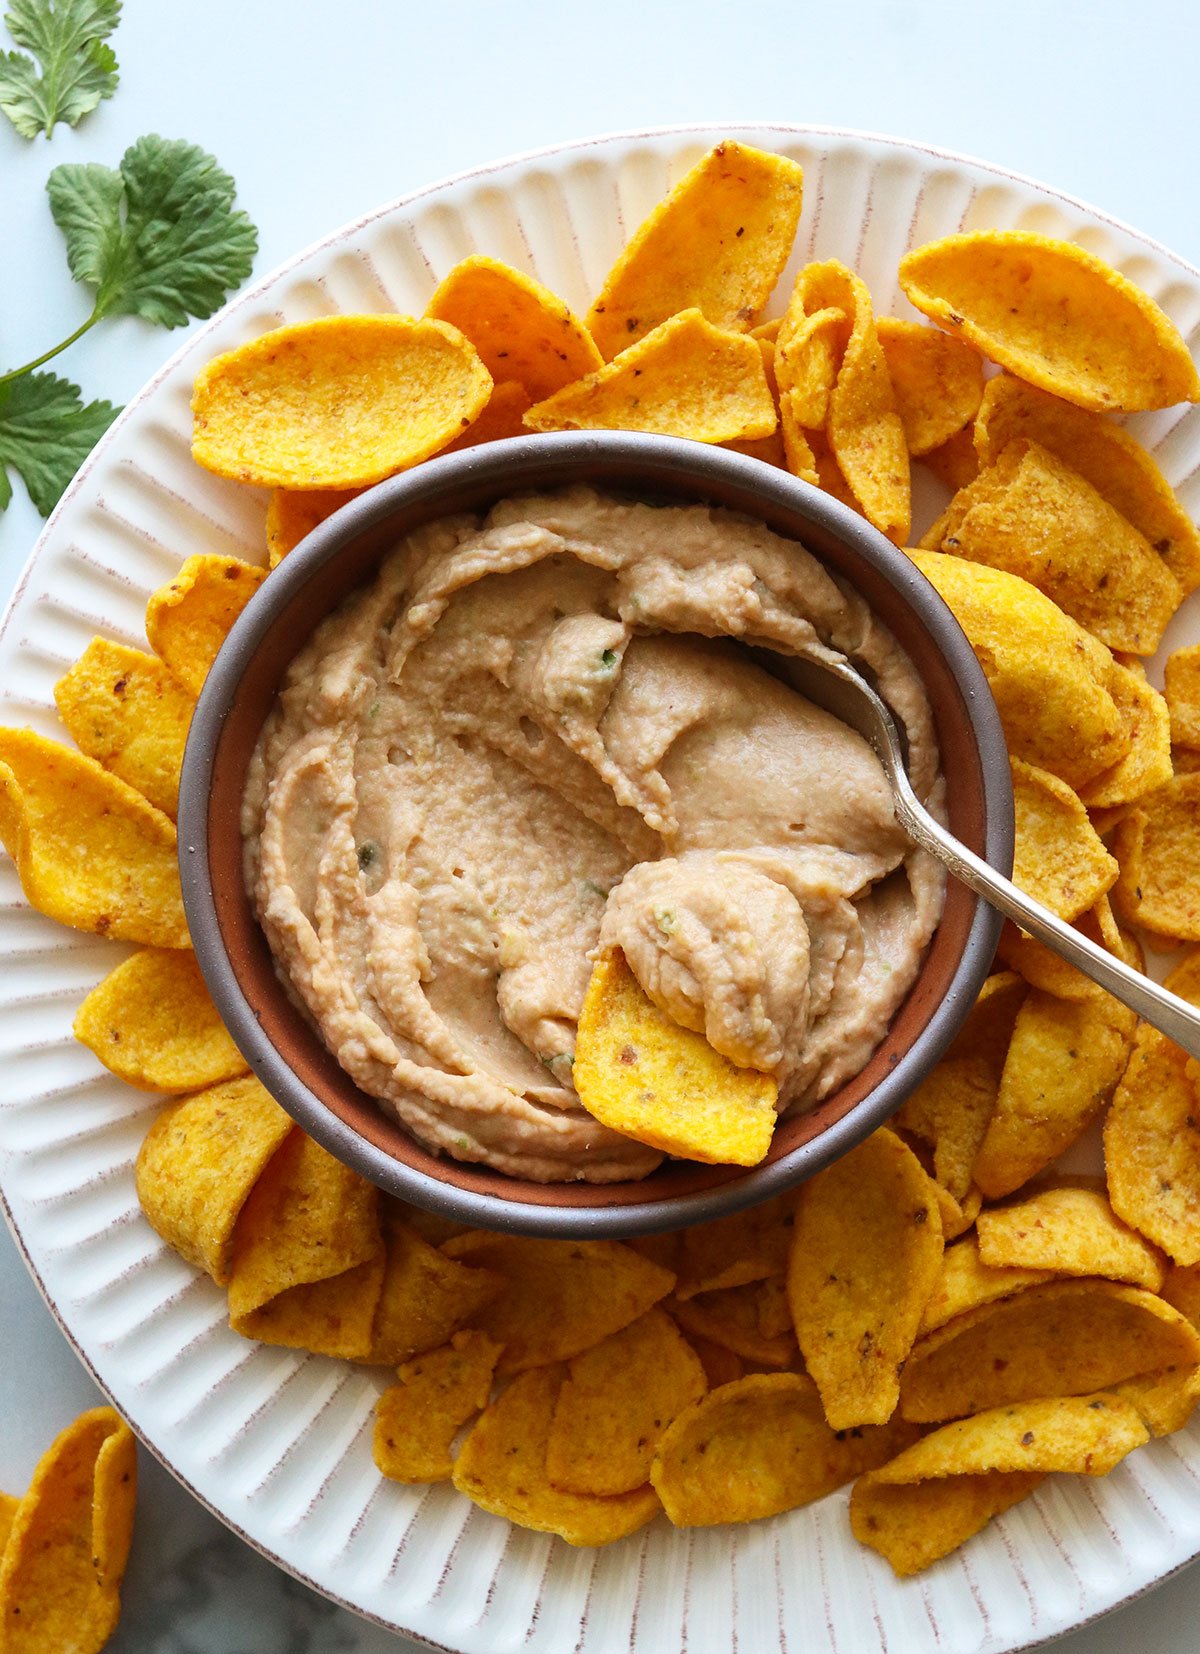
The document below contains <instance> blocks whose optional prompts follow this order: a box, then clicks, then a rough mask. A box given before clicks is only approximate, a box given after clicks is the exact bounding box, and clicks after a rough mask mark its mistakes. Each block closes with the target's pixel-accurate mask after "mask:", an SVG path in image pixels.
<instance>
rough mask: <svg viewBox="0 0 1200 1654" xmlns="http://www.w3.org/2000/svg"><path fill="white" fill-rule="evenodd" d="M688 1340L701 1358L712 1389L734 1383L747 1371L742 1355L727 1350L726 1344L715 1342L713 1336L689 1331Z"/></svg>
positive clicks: (709, 1386) (706, 1377)
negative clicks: (704, 1335) (709, 1336)
mask: <svg viewBox="0 0 1200 1654" xmlns="http://www.w3.org/2000/svg"><path fill="white" fill-rule="evenodd" d="M687 1341H688V1343H689V1344H690V1345H691V1347H692V1349H693V1350H695V1352H696V1354H697V1356H699V1358H700V1365H701V1366H702V1367H703V1368H704V1377H705V1379H706V1381H707V1383H708V1388H709V1389H710V1390H715V1389H717V1387H718V1386H719V1385H721V1384H732V1383H733V1381H734V1379H735V1378H741V1377H742V1375H743V1373H744V1372H745V1371H746V1366H745V1363H744V1362H743V1360H742V1358H741V1356H740V1355H735V1354H734V1352H733V1351H732V1350H727V1349H726V1348H725V1346H724V1344H714V1343H713V1341H712V1339H711V1338H703V1337H701V1335H700V1334H699V1333H696V1332H689V1333H688V1338H687Z"/></svg>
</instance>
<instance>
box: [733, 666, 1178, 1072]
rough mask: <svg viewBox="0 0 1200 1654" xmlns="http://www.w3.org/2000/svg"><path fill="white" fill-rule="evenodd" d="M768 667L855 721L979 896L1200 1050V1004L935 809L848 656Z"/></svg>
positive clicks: (899, 813) (937, 852) (914, 814)
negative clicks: (981, 852)
mask: <svg viewBox="0 0 1200 1654" xmlns="http://www.w3.org/2000/svg"><path fill="white" fill-rule="evenodd" d="M760 658H761V657H760ZM770 670H771V671H772V672H773V674H774V675H775V676H777V677H779V678H782V679H783V680H785V681H786V682H787V683H789V684H790V685H791V686H792V687H793V688H794V689H796V690H798V691H799V693H800V694H802V695H803V696H805V697H806V699H808V700H810V701H812V702H813V703H814V704H815V705H816V706H820V707H823V708H824V709H825V711H826V712H831V713H832V714H833V716H834V717H835V718H839V719H840V720H841V721H842V723H845V724H849V726H850V728H851V729H855V730H857V731H858V733H859V734H860V735H861V736H862V737H863V738H864V740H866V741H867V742H868V743H869V744H870V746H871V747H872V748H873V749H874V752H875V755H876V757H877V758H878V759H879V761H880V763H881V764H882V765H883V768H884V770H885V772H886V774H887V777H888V780H889V781H890V783H891V786H892V792H893V795H894V798H895V805H896V820H897V821H898V822H899V823H900V825H901V827H903V829H904V831H905V832H906V833H907V834H908V835H909V837H910V838H911V839H913V840H914V841H915V842H916V843H917V844H919V845H920V846H921V848H922V849H923V850H928V851H929V852H930V854H931V855H934V856H936V857H937V858H938V860H939V861H941V862H944V863H945V865H946V867H947V868H948V869H949V870H950V872H951V873H953V875H954V877H955V878H956V879H960V880H961V881H962V883H963V884H965V885H967V886H968V887H969V888H970V889H971V890H973V891H974V892H975V893H976V895H978V896H982V897H983V898H984V900H985V901H988V902H990V903H991V904H992V906H993V907H998V908H999V909H1000V911H1001V913H1003V914H1005V915H1007V917H1008V918H1010V919H1013V920H1015V921H1016V923H1017V924H1018V925H1020V927H1021V929H1022V930H1026V931H1028V932H1029V934H1030V935H1031V936H1036V937H1037V939H1038V941H1039V942H1043V943H1045V945H1046V947H1048V948H1050V949H1051V950H1052V951H1053V952H1054V953H1057V954H1059V955H1060V956H1061V957H1062V958H1063V959H1066V960H1067V961H1068V962H1069V963H1070V964H1072V965H1074V966H1075V967H1076V969H1077V970H1080V971H1082V972H1083V974H1084V975H1085V976H1088V977H1090V978H1091V979H1092V981H1093V982H1098V983H1099V984H1100V986H1101V987H1102V988H1105V989H1107V991H1108V992H1109V993H1110V994H1112V996H1113V998H1114V999H1119V1000H1120V1001H1121V1003H1122V1004H1123V1005H1128V1006H1129V1008H1130V1010H1132V1011H1136V1012H1137V1013H1138V1015H1139V1016H1141V1017H1144V1018H1145V1019H1146V1021H1147V1022H1149V1023H1152V1024H1153V1026H1154V1027H1155V1028H1157V1029H1158V1030H1159V1031H1160V1032H1161V1033H1164V1034H1166V1036H1167V1038H1168V1039H1172V1040H1174V1041H1175V1043H1176V1045H1180V1046H1182V1047H1183V1049H1184V1050H1185V1051H1186V1052H1188V1054H1189V1055H1190V1056H1193V1057H1200V1011H1197V1010H1196V1009H1195V1008H1194V1007H1193V1006H1191V1005H1189V1004H1188V1003H1187V1001H1186V1000H1183V999H1180V998H1179V997H1178V995H1176V994H1173V993H1169V992H1168V991H1167V989H1166V988H1161V987H1159V985H1158V983H1157V982H1152V981H1151V980H1150V978H1149V977H1147V976H1143V975H1142V974H1141V972H1140V971H1135V970H1133V969H1131V967H1130V966H1128V965H1126V964H1125V963H1124V962H1123V961H1122V960H1120V959H1114V958H1113V956H1112V954H1110V953H1107V952H1106V951H1105V950H1104V949H1103V948H1102V947H1099V946H1097V944H1096V943H1095V942H1093V941H1090V940H1089V938H1088V937H1086V936H1083V935H1081V934H1080V933H1079V931H1077V930H1074V929H1073V928H1072V927H1071V926H1070V925H1068V924H1066V923H1064V921H1063V920H1062V919H1060V918H1058V917H1057V915H1055V914H1053V913H1051V912H1050V911H1049V910H1048V909H1047V908H1044V907H1043V906H1042V905H1041V903H1040V902H1035V901H1033V900H1032V899H1031V898H1030V897H1029V896H1026V895H1025V893H1024V892H1023V891H1021V890H1018V889H1017V887H1016V885H1015V884H1013V883H1012V881H1011V880H1010V879H1006V878H1004V876H1003V875H1002V874H1000V873H997V872H996V870H995V868H994V867H989V865H988V863H987V862H985V861H983V860H982V859H981V858H980V857H979V856H977V855H975V854H974V852H973V851H971V850H968V849H967V847H966V845H965V844H960V843H959V841H958V840H957V839H956V838H955V837H954V835H953V833H950V832H947V830H946V828H945V827H943V826H942V824H941V822H939V821H937V820H936V819H935V818H934V817H933V816H932V815H930V813H929V811H928V810H927V809H926V808H925V806H924V805H923V804H922V803H921V801H920V799H919V798H918V797H917V795H916V793H915V792H914V791H913V789H912V784H911V782H910V781H909V779H908V770H907V768H906V767H905V760H904V747H903V745H902V742H901V737H900V732H899V730H898V729H897V727H896V721H895V719H894V718H893V716H892V712H891V709H890V708H889V707H888V706H887V705H886V703H885V702H884V701H883V700H882V699H881V698H880V696H879V695H877V694H876V692H875V690H874V689H873V688H872V687H871V685H870V684H869V683H868V682H867V681H866V679H865V678H864V677H862V676H861V675H860V674H859V673H858V672H856V671H855V669H854V667H853V666H851V665H850V663H849V662H848V661H842V660H822V659H819V658H817V657H815V656H811V655H803V656H775V657H773V659H772V661H771V666H770Z"/></svg>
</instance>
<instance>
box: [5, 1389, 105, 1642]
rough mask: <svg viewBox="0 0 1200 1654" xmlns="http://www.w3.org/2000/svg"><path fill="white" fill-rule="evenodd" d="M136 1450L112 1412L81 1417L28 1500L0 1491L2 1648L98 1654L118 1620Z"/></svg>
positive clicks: (37, 1475) (46, 1459) (45, 1458)
mask: <svg viewBox="0 0 1200 1654" xmlns="http://www.w3.org/2000/svg"><path fill="white" fill-rule="evenodd" d="M136 1498H137V1449H136V1446H135V1444H134V1440H133V1434H132V1432H131V1431H130V1429H129V1426H128V1425H127V1424H125V1423H124V1421H123V1420H122V1419H121V1418H119V1417H118V1415H117V1414H116V1413H114V1412H113V1410H112V1408H111V1407H96V1408H93V1410H92V1411H91V1412H90V1413H83V1414H81V1415H80V1417H79V1418H77V1419H76V1420H75V1422H74V1424H71V1425H68V1427H67V1428H66V1429H65V1430H64V1431H63V1432H62V1434H61V1435H60V1436H59V1437H58V1438H57V1439H56V1440H55V1441H54V1442H53V1443H52V1444H51V1446H50V1447H49V1448H48V1449H47V1450H46V1452H45V1453H44V1454H43V1455H42V1457H41V1459H40V1461H39V1462H38V1466H37V1469H36V1470H35V1471H34V1473H33V1481H32V1482H31V1483H30V1484H29V1489H28V1491H27V1492H26V1494H25V1496H24V1498H22V1499H16V1498H14V1497H13V1496H12V1495H11V1494H8V1493H0V1648H3V1649H4V1650H5V1654H52V1651H58V1650H64V1649H70V1650H72V1654H98V1651H99V1650H100V1649H101V1648H103V1647H104V1645H105V1643H106V1642H107V1641H108V1639H109V1637H110V1636H111V1635H112V1633H113V1630H114V1629H115V1627H116V1623H117V1617H118V1615H119V1614H120V1612H121V1581H122V1579H123V1577H124V1574H125V1564H126V1561H127V1560H128V1557H129V1544H130V1540H131V1539H132V1538H133V1510H134V1502H135V1500H136Z"/></svg>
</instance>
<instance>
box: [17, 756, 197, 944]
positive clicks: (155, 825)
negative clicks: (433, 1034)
mask: <svg viewBox="0 0 1200 1654" xmlns="http://www.w3.org/2000/svg"><path fill="white" fill-rule="evenodd" d="M0 841H2V842H3V844H4V847H5V849H6V850H7V851H8V853H9V855H10V856H11V857H12V859H13V861H14V862H15V863H16V867H17V874H18V876H19V878H20V880H21V889H22V890H23V891H24V892H25V899H26V900H27V901H28V902H29V904H30V906H31V907H35V908H36V909H37V910H38V912H39V913H44V914H45V915H46V917H47V918H49V919H56V920H57V921H58V923H59V924H60V925H70V926H71V927H72V928H73V929H75V930H87V931H91V932H93V933H94V934H95V935H96V936H112V937H115V938H117V939H118V940H119V941H122V942H145V943H148V944H149V945H150V946H152V947H159V948H186V947H187V946H188V932H187V921H186V920H185V919H184V916H183V896H182V894H181V892H180V889H179V869H178V866H177V864H176V860H175V827H174V823H173V822H172V821H171V820H170V818H169V817H167V816H165V815H163V813H162V811H161V810H156V809H155V808H154V806H153V805H152V804H149V803H147V801H146V800H145V798H143V797H142V795H141V793H140V792H137V791H136V790H135V789H134V788H133V787H131V786H129V784H128V783H127V782H125V781H120V780H118V778H117V777H116V776H115V775H110V774H109V772H108V771H107V770H106V769H104V768H103V767H102V766H101V765H100V764H97V763H96V761H95V759H94V758H84V757H83V756H81V755H80V754H79V753H77V752H73V751H72V750H71V748H70V747H64V746H60V745H59V743H58V742H57V741H48V740H47V739H46V738H45V736H43V735H35V734H34V732H33V730H31V729H0Z"/></svg>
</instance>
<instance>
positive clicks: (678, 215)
mask: <svg viewBox="0 0 1200 1654" xmlns="http://www.w3.org/2000/svg"><path fill="white" fill-rule="evenodd" d="M803 186H804V174H803V172H802V171H801V169H800V167H798V166H797V165H796V163H795V162H794V161H789V160H786V159H785V158H784V157H783V156H782V155H770V154H767V153H766V152H764V151H763V150H761V149H751V148H750V147H749V145H747V144H739V143H734V142H733V141H727V142H725V143H723V144H718V145H717V146H716V148H715V149H711V150H709V152H708V154H707V155H705V156H703V157H702V159H701V160H699V161H698V162H697V163H696V165H695V166H694V167H693V168H692V169H691V171H690V172H689V173H687V175H686V176H685V177H683V178H681V179H680V181H679V183H678V184H676V186H675V188H674V189H673V190H672V191H671V193H670V195H668V196H667V198H666V199H665V200H664V201H662V202H660V203H659V205H658V206H657V207H655V209H654V211H653V212H652V213H651V214H650V216H649V218H647V219H646V220H645V222H644V223H643V224H641V225H640V226H639V228H638V230H637V231H636V233H635V234H634V236H633V239H632V240H631V241H630V243H629V245H628V246H627V247H626V249H625V251H624V252H623V253H622V254H621V256H620V258H619V259H618V260H617V262H616V264H615V265H614V266H613V268H612V269H611V270H610V271H609V273H608V276H607V278H606V279H605V282H604V286H603V287H602V288H601V290H600V293H599V295H598V297H597V299H596V302H595V303H594V304H593V305H592V308H591V310H590V311H589V312H588V318H587V323H588V327H589V329H590V330H591V334H592V337H593V338H594V339H595V341H596V343H597V345H598V346H599V347H600V353H601V355H602V356H603V357H604V358H605V360H606V361H611V359H612V358H613V357H614V356H616V355H617V354H618V352H619V351H622V350H624V349H625V348H626V346H628V345H631V344H633V343H634V342H635V340H637V339H641V338H643V337H644V336H645V335H646V334H647V333H649V332H650V331H651V330H652V329H653V328H656V327H658V326H659V324H660V323H662V322H664V321H666V320H667V318H668V317H669V316H674V315H676V314H677V313H678V312H679V311H681V310H691V309H697V310H700V311H702V312H703V314H704V315H705V316H707V318H708V320H709V321H710V322H715V323H716V325H717V326H718V327H729V328H746V327H749V326H750V325H751V324H752V323H753V322H754V320H755V319H756V317H757V316H758V313H759V311H760V310H761V309H762V307H763V305H765V304H766V302H767V300H768V299H769V298H770V296H771V290H772V288H773V287H774V286H775V283H776V282H777V281H778V280H779V277H780V274H781V273H782V271H783V267H784V265H785V264H786V263H787V260H788V254H789V253H790V252H791V250H792V242H793V240H794V239H795V235H796V225H797V224H798V223H799V221H800V202H801V196H802V193H803Z"/></svg>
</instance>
